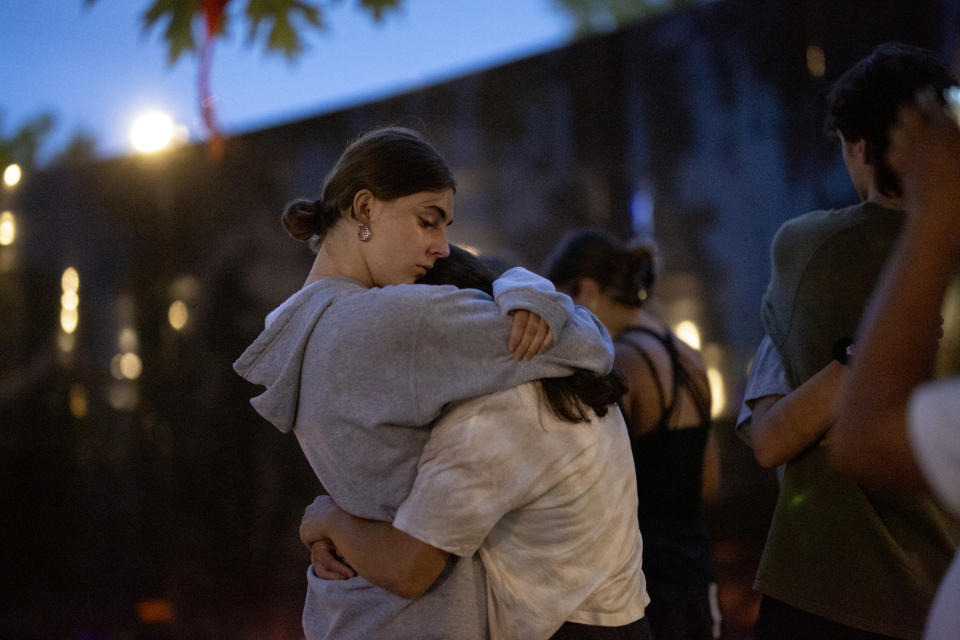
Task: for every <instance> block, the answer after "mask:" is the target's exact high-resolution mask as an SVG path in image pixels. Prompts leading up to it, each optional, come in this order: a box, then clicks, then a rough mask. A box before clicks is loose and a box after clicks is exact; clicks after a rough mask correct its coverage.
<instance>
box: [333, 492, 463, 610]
mask: <svg viewBox="0 0 960 640" xmlns="http://www.w3.org/2000/svg"><path fill="white" fill-rule="evenodd" d="M324 525H325V528H326V533H327V536H328V537H329V538H330V539H331V540H332V541H333V543H334V545H335V546H336V548H337V551H338V553H340V555H341V556H343V558H344V560H346V562H347V563H348V564H349V565H350V566H351V567H353V569H354V570H355V571H356V572H357V573H358V574H360V575H361V576H363V577H364V578H366V579H367V580H369V581H370V582H372V583H373V584H375V585H377V586H378V587H381V588H383V589H386V590H387V591H391V592H393V593H395V594H397V595H399V596H401V597H403V598H415V597H417V596H419V595H420V594H422V593H423V592H424V591H426V590H427V589H428V588H429V587H430V585H432V584H433V582H434V581H435V580H436V579H437V576H439V575H440V572H441V571H442V570H443V567H444V565H445V563H446V559H447V553H446V552H445V551H442V550H440V549H437V548H435V547H432V546H430V545H428V544H426V543H424V542H421V541H420V540H417V539H416V538H413V537H412V536H409V535H407V534H406V533H404V532H402V531H400V530H398V529H395V528H394V527H393V525H391V524H390V523H389V522H382V521H379V520H366V519H363V518H357V517H356V516H352V515H350V514H349V513H347V512H346V511H343V510H342V509H335V510H332V511H331V512H330V513H329V514H328V515H327V517H326V518H325V522H324Z"/></svg>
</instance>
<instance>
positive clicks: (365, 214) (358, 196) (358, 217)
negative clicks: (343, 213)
mask: <svg viewBox="0 0 960 640" xmlns="http://www.w3.org/2000/svg"><path fill="white" fill-rule="evenodd" d="M374 199H375V198H374V197H373V192H371V191H370V189H360V190H359V191H357V192H356V193H355V194H354V196H353V209H352V211H351V212H350V215H351V216H352V217H353V219H354V220H355V221H357V222H359V223H361V224H370V214H371V212H372V211H373V201H374Z"/></svg>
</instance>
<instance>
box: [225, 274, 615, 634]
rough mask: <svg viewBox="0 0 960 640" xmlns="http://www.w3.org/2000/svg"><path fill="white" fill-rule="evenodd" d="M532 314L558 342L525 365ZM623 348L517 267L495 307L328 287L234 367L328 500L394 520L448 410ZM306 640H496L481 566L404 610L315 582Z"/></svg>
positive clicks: (387, 596)
mask: <svg viewBox="0 0 960 640" xmlns="http://www.w3.org/2000/svg"><path fill="white" fill-rule="evenodd" d="M518 309H528V310H530V311H533V312H535V313H537V314H538V315H540V316H541V317H543V318H544V320H546V321H547V323H548V324H549V326H550V328H551V330H552V331H553V333H554V336H555V343H554V345H553V346H552V347H551V348H550V349H549V350H548V351H547V352H546V353H544V354H543V355H540V356H536V357H534V358H533V359H532V360H529V361H525V362H517V361H515V360H514V359H513V358H512V356H511V355H510V354H509V352H508V351H507V348H506V343H507V338H508V336H509V333H510V321H509V319H508V318H507V314H508V313H509V312H511V311H514V310H518ZM612 363H613V348H612V344H611V342H610V337H609V336H608V335H607V332H606V330H605V329H604V328H603V325H602V324H600V322H599V321H598V320H597V319H596V318H595V317H594V316H593V315H592V314H590V313H589V312H588V311H587V310H586V309H584V308H582V307H576V306H575V305H574V304H573V303H572V302H571V300H570V299H569V298H568V297H567V296H565V295H563V294H560V293H557V292H556V291H555V290H554V288H553V286H552V285H551V284H550V283H549V282H548V281H546V280H544V279H543V278H540V277H539V276H536V275H534V274H532V273H530V272H528V271H526V270H524V269H519V268H518V269H511V270H510V271H508V272H507V273H505V274H504V275H503V276H502V277H501V278H500V279H499V280H497V281H496V283H494V300H491V299H490V297H489V296H487V295H485V294H483V293H481V292H479V291H476V290H472V289H462V290H461V289H457V288H455V287H447V286H430V285H398V286H389V287H384V288H374V289H368V288H366V287H364V286H363V285H362V284H360V283H359V282H357V281H355V280H353V279H350V278H345V277H338V278H325V279H323V280H320V281H318V282H315V283H312V284H310V285H308V286H306V287H304V288H303V289H301V290H300V291H298V292H297V293H295V294H294V295H293V296H291V297H290V298H289V299H288V300H287V301H286V302H284V303H283V304H282V305H280V307H278V308H277V309H275V310H274V311H273V312H272V313H271V314H270V315H269V316H268V317H267V323H266V329H265V330H264V331H263V333H262V334H260V336H259V337H258V338H257V339H256V340H255V341H254V342H253V344H252V345H250V347H248V348H247V350H246V351H244V353H243V355H241V356H240V358H239V359H238V360H237V361H236V362H235V363H234V369H235V370H236V371H237V373H239V374H240V375H241V376H243V377H244V378H245V379H246V380H248V381H250V382H252V383H254V384H259V385H264V386H265V387H266V391H264V393H262V394H261V395H259V396H257V397H256V398H254V399H253V400H252V401H251V403H252V404H253V406H254V408H256V410H257V411H258V412H259V413H260V415H262V416H263V417H264V418H266V419H267V420H269V421H270V422H271V423H273V424H274V426H276V427H277V428H278V429H280V430H281V431H284V432H288V431H291V430H292V431H293V433H294V435H296V437H297V440H298V441H299V443H300V446H301V448H302V449H303V452H304V454H305V455H306V457H307V460H308V461H309V462H310V465H311V466H312V467H313V470H314V472H315V473H316V474H317V478H318V479H319V480H320V482H321V483H322V484H323V486H324V488H325V489H326V490H327V491H328V492H329V494H330V495H331V496H332V497H333V499H334V500H336V502H337V504H338V505H340V506H341V507H342V508H343V509H344V510H346V511H348V512H350V513H352V514H354V515H356V516H360V517H363V518H370V519H375V520H383V521H388V522H390V521H392V520H393V517H394V515H395V513H396V510H397V507H398V506H399V505H400V503H401V502H402V501H403V499H404V498H405V497H406V496H407V494H408V493H409V492H410V488H411V487H412V485H413V479H414V477H415V476H416V468H417V460H418V458H419V455H420V451H421V449H422V448H423V445H424V443H425V442H426V440H427V438H428V436H429V425H430V423H432V422H433V420H435V419H436V418H437V416H439V415H440V413H441V412H442V411H443V410H444V408H445V406H447V405H448V404H449V403H451V402H455V401H458V400H464V399H467V398H471V397H474V396H478V395H483V394H487V393H492V392H496V391H501V390H503V389H507V388H510V387H514V386H516V385H518V384H521V383H523V382H527V381H530V380H535V379H538V378H544V377H554V376H563V375H567V374H568V373H570V371H571V368H572V367H579V368H583V369H588V370H591V371H595V372H598V373H606V372H608V371H609V370H610V367H611V366H612ZM307 576H308V583H309V584H308V592H307V601H306V605H305V608H304V620H303V622H304V630H305V632H306V635H307V638H309V639H310V640H314V639H315V638H372V637H390V638H403V637H409V638H473V637H484V636H485V635H486V611H485V592H484V584H483V573H482V568H481V566H480V565H479V561H478V560H477V559H476V558H473V559H469V558H468V559H463V560H460V561H457V560H456V559H453V558H451V560H450V561H449V562H448V565H447V568H446V569H445V570H444V572H443V573H442V574H441V576H440V578H438V580H437V582H436V583H435V584H434V585H433V586H432V587H431V588H430V590H428V591H427V593H425V594H424V595H423V596H421V597H420V598H417V599H415V600H405V599H403V598H399V597H397V596H394V595H393V594H391V593H389V592H387V591H385V590H382V589H379V588H377V587H374V586H372V585H371V584H370V583H368V582H367V581H366V580H364V579H363V578H360V577H357V578H353V579H351V580H343V581H324V580H319V579H318V578H316V577H315V576H314V575H313V572H312V571H311V570H309V569H308V570H307Z"/></svg>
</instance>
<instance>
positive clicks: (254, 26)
mask: <svg viewBox="0 0 960 640" xmlns="http://www.w3.org/2000/svg"><path fill="white" fill-rule="evenodd" d="M247 20H248V21H249V22H250V29H249V36H248V40H249V41H251V42H253V41H254V40H256V39H257V38H258V36H259V34H260V33H261V32H262V31H263V30H264V29H267V28H269V32H268V36H267V44H266V49H267V51H282V52H283V54H284V55H285V56H286V57H287V58H291V59H293V58H296V56H297V55H298V54H299V53H300V52H301V51H303V41H302V39H301V37H300V31H299V30H298V28H297V27H296V26H295V23H296V22H301V23H306V24H307V25H309V26H312V27H315V28H317V29H325V28H326V24H325V23H324V21H323V13H322V11H321V9H320V7H319V6H317V5H315V4H314V3H310V2H301V1H300V0H249V2H248V3H247ZM270 23H272V25H271V24H270Z"/></svg>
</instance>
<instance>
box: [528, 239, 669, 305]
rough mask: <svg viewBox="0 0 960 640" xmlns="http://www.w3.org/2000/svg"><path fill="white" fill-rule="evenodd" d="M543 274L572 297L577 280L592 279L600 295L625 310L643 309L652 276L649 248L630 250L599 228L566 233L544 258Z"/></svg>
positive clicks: (651, 258)
mask: <svg viewBox="0 0 960 640" xmlns="http://www.w3.org/2000/svg"><path fill="white" fill-rule="evenodd" d="M544 273H546V275H547V278H549V279H550V280H552V281H553V283H554V284H555V285H556V286H557V287H558V288H561V289H564V290H567V291H571V292H572V293H573V295H577V293H578V289H579V280H580V278H593V279H594V280H596V281H597V282H598V283H599V284H600V287H601V288H602V289H603V291H604V293H606V294H607V295H609V296H610V297H611V298H613V299H614V300H615V301H617V302H619V303H620V304H623V305H626V306H628V307H640V306H643V303H644V301H645V300H646V299H647V298H648V297H649V295H650V292H651V290H652V288H653V281H654V278H655V275H656V274H655V269H654V253H653V249H652V247H651V246H649V245H642V244H638V245H636V246H633V247H630V246H627V245H625V244H624V243H622V242H620V241H619V240H617V239H616V238H614V237H613V236H611V235H610V234H609V233H607V232H605V231H602V230H600V229H581V230H579V231H574V232H572V233H570V234H568V235H567V237H565V238H564V239H563V240H562V241H561V242H560V244H558V245H557V246H556V248H555V249H554V250H553V251H552V252H551V253H550V255H549V256H548V257H547V261H546V264H545V266H544Z"/></svg>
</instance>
